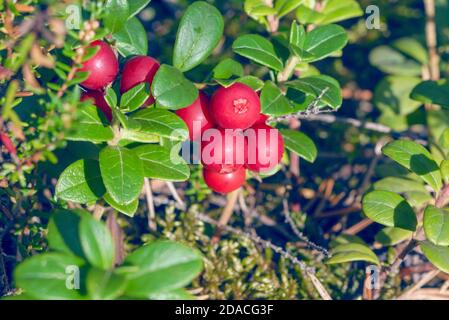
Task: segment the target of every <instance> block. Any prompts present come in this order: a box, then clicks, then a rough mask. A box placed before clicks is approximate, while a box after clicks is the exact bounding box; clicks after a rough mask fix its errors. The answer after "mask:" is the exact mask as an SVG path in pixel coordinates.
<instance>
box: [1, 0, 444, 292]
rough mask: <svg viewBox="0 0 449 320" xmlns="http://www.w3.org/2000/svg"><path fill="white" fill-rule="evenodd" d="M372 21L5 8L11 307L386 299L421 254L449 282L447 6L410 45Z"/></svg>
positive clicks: (278, 13)
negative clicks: (38, 302) (54, 302)
mask: <svg viewBox="0 0 449 320" xmlns="http://www.w3.org/2000/svg"><path fill="white" fill-rule="evenodd" d="M407 1H409V2H413V3H414V2H418V1H419V2H420V0H407ZM365 2H368V1H359V2H357V1H355V0H312V1H303V0H245V1H186V0H179V1H165V0H161V1H154V2H151V1H150V0H120V1H118V0H105V1H73V3H70V4H68V3H66V2H64V3H61V2H58V1H52V0H49V1H45V3H44V2H42V1H38V0H29V1H28V0H27V1H10V0H0V33H1V34H2V36H1V37H0V106H1V117H0V144H1V152H0V161H1V163H0V187H1V189H0V210H1V214H2V215H1V216H0V222H1V225H0V292H1V294H2V295H6V296H8V297H9V298H11V297H12V298H19V299H21V298H30V299H130V298H133V299H190V298H201V299H207V298H211V299H245V298H249V299H259V298H269V299H298V298H306V299H307V298H322V299H331V298H359V297H363V298H366V299H370V298H376V297H381V298H386V297H390V296H389V294H390V293H389V292H388V289H389V288H391V287H392V286H394V280H395V279H397V277H398V272H396V271H398V268H400V266H401V263H402V262H404V261H406V260H407V257H408V256H410V255H413V254H415V253H416V252H418V254H419V255H420V256H419V257H420V259H421V260H422V261H425V262H423V263H428V264H427V265H426V266H427V268H428V269H426V270H430V271H433V272H434V273H435V277H436V275H437V273H436V272H435V271H434V270H433V268H434V267H436V268H438V270H441V271H443V272H448V273H449V265H448V262H447V261H448V260H449V251H448V250H449V249H448V248H449V247H448V246H449V237H448V233H449V222H448V221H449V220H448V219H447V215H448V214H449V213H447V212H446V211H447V209H445V206H446V204H447V201H448V198H449V187H448V184H449V173H448V171H449V162H448V160H447V154H448V151H449V131H448V130H447V129H446V127H447V124H448V122H449V121H447V119H449V117H448V115H447V112H446V111H445V109H444V108H446V107H448V102H447V96H448V92H449V90H448V89H447V86H448V84H447V81H446V80H440V74H443V73H444V72H445V71H444V70H446V69H447V68H445V67H446V64H444V63H439V62H438V57H439V54H440V53H443V52H446V51H444V48H445V47H443V46H442V47H441V48H437V46H436V40H435V39H436V35H435V32H436V31H435V30H434V29H435V21H439V20H438V19H436V20H435V19H433V17H432V12H434V11H432V8H433V9H434V7H435V5H434V4H432V3H433V1H431V0H425V1H424V4H425V8H419V9H417V10H421V9H422V12H423V13H425V14H426V16H427V25H426V29H427V32H426V35H425V37H424V36H421V33H422V31H421V30H416V28H418V26H419V23H413V32H414V33H416V35H413V37H412V36H410V37H408V36H407V37H405V36H404V33H403V32H398V34H396V33H395V31H394V30H386V29H385V26H383V28H380V29H379V30H375V29H374V30H371V29H369V28H368V29H367V26H368V23H365V22H366V21H365V20H364V19H360V20H358V19H357V18H358V17H360V16H361V15H362V14H363V10H362V9H363V7H367V6H368V5H369V3H365ZM380 2H382V5H383V7H382V8H388V2H387V1H380ZM384 2H385V3H384ZM442 2H445V0H443V1H442ZM398 6H402V5H399V4H398ZM411 7H413V8H415V7H416V6H412V5H411ZM401 8H402V9H403V10H398V11H397V12H396V11H394V12H393V13H391V12H388V13H387V14H386V17H385V21H386V22H385V23H386V24H387V25H388V23H389V22H390V21H392V20H394V19H396V18H397V16H398V15H399V16H400V17H399V18H398V19H399V21H401V22H403V21H405V22H404V23H405V25H407V26H409V25H411V23H410V19H411V18H410V17H411V16H412V15H407V17H402V16H401V14H404V12H408V11H407V10H405V9H404V8H403V7H401ZM441 12H443V11H441ZM414 16H418V15H414ZM437 18H438V17H437ZM443 20H444V19H443ZM446 20H447V19H446ZM432 26H433V27H432ZM432 28H433V29H432ZM406 29H407V28H406ZM385 30H386V31H385ZM401 30H402V29H401ZM407 30H408V29H407ZM432 30H433V31H432ZM383 32H385V33H384V34H383ZM432 32H433V33H432ZM409 33H412V30H410V32H409ZM387 34H388V35H391V34H392V35H393V36H391V37H390V39H388V41H387V40H384V39H383V35H387ZM432 34H433V36H432ZM445 34H446V33H444V32H442V35H440V36H441V37H444V35H445ZM446 37H447V34H446ZM424 38H426V41H425V42H423V41H421V40H417V39H424ZM349 42H350V46H348V47H347V45H348V43H349ZM367 48H369V49H370V50H369V51H370V53H369V55H368V54H367V52H368V51H367ZM438 49H439V50H438ZM444 57H445V56H444ZM443 60H444V59H443ZM360 61H361V62H360ZM446 73H447V72H446ZM337 79H338V80H337ZM341 84H342V86H343V89H342V88H341ZM344 98H345V106H344V107H342V105H343V99H344ZM371 102H373V103H371ZM337 111H338V113H337ZM358 118H360V119H358ZM372 119H375V120H376V122H372ZM423 119H424V120H423ZM323 123H324V124H326V123H330V124H331V125H334V124H335V125H334V127H332V130H330V129H329V128H323V127H322V124H323ZM342 124H343V125H342ZM347 125H350V126H351V127H349V128H348V127H347ZM366 130H371V131H375V132H376V133H375V134H372V135H369V134H367V133H366ZM369 132H370V131H369ZM318 149H319V150H320V152H318ZM382 155H385V156H386V157H382ZM388 159H391V160H393V162H392V161H390V160H388ZM303 160H305V162H304V163H303ZM300 164H301V165H300ZM375 178H376V179H375ZM377 178H379V179H377ZM372 181H374V183H373V184H371V182H372ZM222 207H223V209H221V208H222ZM233 211H238V212H239V213H240V214H239V215H234V216H233V215H232V213H233ZM354 213H363V220H361V221H360V219H362V218H361V217H360V216H359V215H357V217H356V214H354ZM357 218H358V219H359V220H357ZM372 222H377V223H379V224H381V225H384V226H385V228H383V229H379V227H378V226H377V225H376V224H372ZM231 224H232V225H231ZM205 225H207V226H208V227H205ZM209 226H212V227H214V229H215V230H214V229H213V228H209ZM267 230H268V231H267ZM362 230H363V231H364V232H366V235H365V234H363V235H361V234H360V232H361V231H362ZM356 234H359V235H360V236H361V237H357V236H356ZM306 235H307V236H306ZM362 237H363V239H362ZM373 239H374V242H373ZM371 242H372V243H373V244H372V245H369V243H371ZM327 247H329V248H330V250H329V251H328V250H327V249H326V248H327ZM394 250H396V251H394ZM22 260H23V261H22ZM421 260H420V261H421ZM363 262H367V263H369V264H373V265H375V266H377V267H376V268H375V269H373V270H375V271H376V272H377V273H378V274H379V277H376V279H379V282H378V283H377V285H378V286H375V288H374V289H375V291H372V290H371V289H369V288H368V286H367V283H368V282H365V281H364V280H365V277H366V276H369V275H367V274H365V268H364V267H365V265H364V264H363ZM429 262H430V263H429ZM370 270H371V269H370ZM438 272H439V271H438ZM400 276H401V274H400V273H399V277H400ZM401 279H403V278H401ZM404 282H407V280H404V281H403V282H402V283H401V284H399V285H396V288H397V290H396V294H395V295H394V296H399V293H398V292H401V290H402V288H404V287H405V286H406V284H407V283H406V284H404ZM420 283H421V282H420ZM378 289H382V290H378ZM370 290H371V291H370ZM376 290H377V291H376ZM373 292H374V293H373ZM406 292H407V291H406Z"/></svg>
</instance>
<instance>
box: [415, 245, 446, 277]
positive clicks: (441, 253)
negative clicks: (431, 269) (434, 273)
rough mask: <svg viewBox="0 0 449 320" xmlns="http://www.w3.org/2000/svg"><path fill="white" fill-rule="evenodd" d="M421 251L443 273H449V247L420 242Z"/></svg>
mask: <svg viewBox="0 0 449 320" xmlns="http://www.w3.org/2000/svg"><path fill="white" fill-rule="evenodd" d="M420 247H421V250H422V251H423V253H424V255H425V256H426V257H427V259H429V261H430V262H431V263H432V264H433V265H434V266H436V267H437V268H438V269H440V270H441V271H443V272H446V273H449V247H446V246H436V245H434V244H432V243H430V242H428V241H422V242H420Z"/></svg>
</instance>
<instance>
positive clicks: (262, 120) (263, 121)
mask: <svg viewBox="0 0 449 320" xmlns="http://www.w3.org/2000/svg"><path fill="white" fill-rule="evenodd" d="M268 119H270V117H269V116H267V115H264V114H262V113H261V114H260V115H259V118H258V119H257V121H256V123H255V124H266V123H267V120H268Z"/></svg>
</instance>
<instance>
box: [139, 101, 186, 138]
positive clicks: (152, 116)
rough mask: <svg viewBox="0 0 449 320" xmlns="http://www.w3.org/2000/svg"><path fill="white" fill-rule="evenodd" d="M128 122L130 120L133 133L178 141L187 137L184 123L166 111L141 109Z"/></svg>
mask: <svg viewBox="0 0 449 320" xmlns="http://www.w3.org/2000/svg"><path fill="white" fill-rule="evenodd" d="M130 120H132V122H131V124H132V126H131V128H132V129H133V130H134V131H140V132H142V133H145V134H151V135H158V136H161V137H165V138H171V139H173V140H179V141H184V140H186V139H188V137H189V132H188V128H187V126H186V124H185V123H184V121H182V119H181V118H179V117H178V116H177V115H176V114H174V113H172V112H170V111H167V110H163V109H153V108H146V109H142V110H139V111H137V112H136V113H134V114H133V115H131V116H130Z"/></svg>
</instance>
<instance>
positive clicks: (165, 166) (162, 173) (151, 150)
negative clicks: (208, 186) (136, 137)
mask: <svg viewBox="0 0 449 320" xmlns="http://www.w3.org/2000/svg"><path fill="white" fill-rule="evenodd" d="M134 152H135V153H136V154H137V156H138V157H139V158H140V159H141V160H142V162H143V171H144V175H145V177H148V178H152V179H160V180H168V181H185V180H187V179H188V178H189V177H190V169H189V166H188V165H187V164H186V162H185V161H184V159H182V158H181V157H180V156H179V155H178V154H177V153H173V154H172V152H171V149H168V148H165V147H161V146H159V145H144V146H140V147H137V148H136V149H134Z"/></svg>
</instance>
